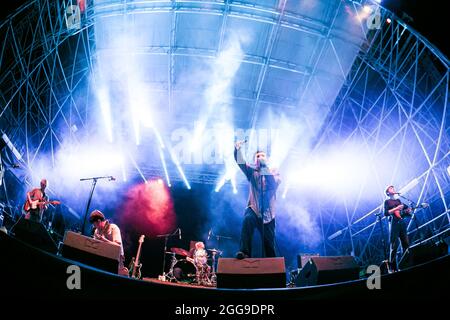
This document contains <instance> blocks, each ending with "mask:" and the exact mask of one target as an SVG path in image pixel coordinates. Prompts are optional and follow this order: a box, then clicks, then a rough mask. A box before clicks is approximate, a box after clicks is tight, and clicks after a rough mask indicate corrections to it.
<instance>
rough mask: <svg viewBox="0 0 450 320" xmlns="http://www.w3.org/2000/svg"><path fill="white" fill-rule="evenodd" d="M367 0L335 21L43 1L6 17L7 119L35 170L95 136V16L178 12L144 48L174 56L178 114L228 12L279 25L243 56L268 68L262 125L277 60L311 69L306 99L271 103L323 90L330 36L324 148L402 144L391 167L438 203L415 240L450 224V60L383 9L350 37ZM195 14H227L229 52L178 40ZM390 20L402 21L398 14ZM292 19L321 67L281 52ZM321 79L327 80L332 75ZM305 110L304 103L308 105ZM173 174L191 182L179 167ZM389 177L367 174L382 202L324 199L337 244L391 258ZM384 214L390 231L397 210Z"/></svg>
mask: <svg viewBox="0 0 450 320" xmlns="http://www.w3.org/2000/svg"><path fill="white" fill-rule="evenodd" d="M74 3H76V1H74ZM362 3H363V2H362V1H337V2H336V5H335V6H331V9H329V12H328V13H327V17H328V18H330V19H329V21H330V23H324V22H323V21H320V20H314V19H311V18H310V17H307V16H302V15H301V14H299V13H293V12H290V11H288V10H287V9H286V6H287V5H288V4H289V1H286V0H282V1H279V2H278V5H275V6H274V7H273V6H272V7H264V6H263V5H258V4H251V3H249V2H248V1H243V2H237V1H209V2H208V4H209V5H208V6H207V7H205V6H203V5H201V2H199V1H181V2H179V1H153V2H148V1H142V3H140V4H139V3H138V4H136V3H134V2H132V1H130V2H127V1H113V2H106V1H103V2H102V1H99V4H98V5H96V6H89V7H88V8H87V11H86V12H84V13H81V14H80V16H79V18H78V16H77V11H76V9H75V8H74V9H73V10H75V11H71V10H69V9H68V4H69V2H68V1H46V0H31V1H29V2H27V3H26V4H25V5H24V6H22V7H20V8H19V9H18V10H17V11H16V12H14V13H13V14H12V15H10V16H9V17H8V18H7V19H6V20H5V21H4V22H3V23H2V24H1V25H0V37H1V42H0V43H1V48H0V127H1V128H2V130H3V131H4V132H5V133H7V135H8V136H9V138H10V139H11V141H12V142H13V143H14V145H15V146H16V148H17V149H18V150H19V153H20V154H21V155H22V159H20V161H21V162H22V164H23V165H24V166H26V168H27V169H28V170H29V171H30V172H31V171H32V170H33V165H34V161H35V159H36V157H37V156H38V155H39V154H40V153H46V154H51V155H52V160H53V161H55V159H54V154H55V152H56V150H57V149H58V147H59V146H60V145H61V144H62V141H63V140H64V141H70V142H72V143H74V144H76V143H77V141H78V140H79V139H80V138H81V136H88V135H89V134H90V130H89V127H90V124H91V122H90V115H91V112H92V110H91V108H90V99H91V98H92V94H91V92H90V90H91V87H90V85H89V81H90V75H91V74H92V73H95V66H96V62H97V59H98V56H97V54H98V53H97V50H96V49H97V48H96V42H95V34H94V32H95V21H96V20H95V19H96V18H98V17H99V16H102V17H105V16H108V15H120V14H124V13H126V12H128V11H130V12H131V11H133V12H135V13H136V12H138V13H139V12H140V13H144V12H148V11H149V10H150V11H154V12H158V13H166V14H170V15H171V23H170V26H171V30H170V43H169V45H168V46H153V47H147V48H144V49H143V50H144V51H145V52H146V54H153V55H168V56H169V57H170V58H169V61H170V63H169V64H168V67H167V78H168V82H167V87H163V88H162V89H161V90H162V91H164V92H167V100H168V108H167V111H168V112H175V111H174V102H173V95H174V92H175V91H176V87H175V66H174V65H175V63H174V59H175V57H177V56H188V57H200V58H214V57H216V55H217V52H220V50H221V47H222V46H223V41H224V37H225V25H226V24H227V19H229V18H230V17H233V16H234V17H236V16H237V17H243V18H245V19H247V20H249V21H253V22H255V23H256V22H260V23H263V24H267V25H268V26H269V32H268V34H269V37H268V39H267V41H266V43H265V45H264V52H265V54H264V56H258V55H251V54H246V55H245V56H244V57H243V61H244V62H246V63H248V64H252V65H255V66H258V67H259V68H260V69H259V72H258V76H257V83H256V86H255V91H254V92H253V93H252V96H251V97H248V98H243V97H240V98H239V99H241V100H245V99H247V100H249V101H250V105H251V110H250V115H251V116H250V118H249V119H251V124H254V123H255V121H256V118H257V117H258V110H259V108H260V104H261V103H262V102H264V99H267V100H269V99H272V97H269V96H264V94H263V93H262V88H263V83H264V81H266V73H267V69H268V68H269V67H270V68H274V69H279V70H285V71H289V72H292V73H293V74H298V75H300V76H302V77H304V80H302V82H301V85H302V88H303V89H304V91H301V90H300V89H299V90H298V92H300V93H301V94H300V95H299V96H298V97H296V98H295V99H294V98H292V97H291V96H287V97H277V98H276V99H274V98H273V99H272V101H271V104H272V105H279V106H286V104H289V105H294V106H298V105H300V104H301V102H302V100H303V99H304V95H305V92H306V91H307V90H308V89H310V90H311V86H312V82H313V80H312V79H313V78H312V76H314V75H315V74H316V71H317V70H316V67H317V63H318V61H319V58H320V57H321V56H322V53H323V52H324V48H325V45H329V46H330V47H331V48H333V49H334V53H335V58H336V59H337V65H338V66H337V67H338V68H339V70H341V71H342V74H341V76H342V78H343V79H345V81H344V85H343V86H342V88H341V90H340V91H339V94H338V96H337V98H336V100H335V102H334V104H333V105H332V106H331V107H329V108H328V114H327V116H326V118H325V121H324V123H323V125H322V126H321V129H320V132H319V134H318V135H317V137H316V139H315V143H314V149H313V151H312V152H313V153H314V152H315V151H317V150H320V148H321V147H322V146H325V145H327V144H333V143H334V142H335V141H336V140H339V141H342V140H344V141H351V140H352V139H356V138H357V139H359V140H361V141H364V142H365V144H366V145H367V146H376V150H377V151H376V152H374V153H372V154H370V157H371V158H372V159H374V160H376V161H382V160H383V158H384V157H385V156H386V155H387V154H388V155H389V154H392V153H393V152H394V150H397V151H396V152H395V155H394V156H392V157H390V158H389V159H390V160H389V162H390V163H392V171H391V173H390V174H391V176H392V177H393V179H394V178H395V177H396V176H397V173H399V172H402V181H397V183H400V184H402V186H407V185H408V184H410V183H412V184H414V185H415V186H416V187H412V189H411V193H410V195H411V197H412V198H413V200H414V202H415V203H421V202H428V203H430V207H429V208H428V209H423V210H418V211H416V213H417V214H416V216H417V217H416V218H417V219H416V220H415V221H418V224H417V225H416V224H415V222H413V221H412V222H411V223H410V224H409V226H408V230H409V232H410V234H411V236H412V238H413V239H414V240H416V241H420V240H423V239H425V238H427V237H429V236H430V235H432V236H436V235H439V234H442V233H443V232H445V231H446V230H448V227H449V223H450V209H449V207H448V206H449V192H450V188H449V174H450V173H449V170H448V167H449V166H450V157H449V155H450V151H449V150H450V141H449V140H450V139H449V137H450V135H449V134H450V132H449V129H450V128H449V113H448V107H449V106H448V100H449V97H448V88H449V77H450V75H449V61H448V59H447V58H446V57H445V56H444V55H443V54H442V53H440V52H439V50H437V49H436V48H435V47H434V46H433V45H432V44H430V43H429V42H428V41H427V40H426V39H424V38H423V37H422V36H421V35H420V34H418V33H417V32H416V31H414V30H413V29H412V28H411V27H409V26H408V25H406V24H405V23H404V22H402V21H401V20H400V19H399V18H397V17H395V16H394V15H393V14H392V13H391V12H389V11H387V10H385V9H383V8H381V7H380V14H381V17H380V21H381V22H380V23H381V25H380V28H374V29H373V30H369V31H368V32H367V33H365V35H366V37H365V38H364V39H355V38H352V40H349V39H348V38H345V37H344V36H342V35H340V34H338V33H332V31H333V24H334V22H335V20H336V16H337V15H338V12H339V10H342V8H341V6H343V5H344V4H350V5H352V6H353V7H354V8H356V7H358V8H359V7H360V6H361V5H362ZM355 10H356V9H355ZM187 13H202V14H208V15H218V16H221V17H222V23H221V25H220V28H219V32H218V34H217V37H218V49H217V50H207V49H202V48H185V47H177V46H176V42H177V39H176V36H177V30H176V28H177V19H178V16H179V15H181V14H187ZM387 18H390V19H391V20H390V23H388V22H387V21H386V19H387ZM281 27H283V28H288V29H291V30H295V31H301V32H304V33H307V34H311V35H313V36H314V37H316V38H315V39H316V42H315V44H314V46H315V50H314V52H315V53H316V55H315V57H313V58H312V59H311V65H301V64H294V63H291V62H286V61H282V60H277V59H275V58H273V57H272V51H273V46H274V41H275V38H276V35H277V33H278V31H279V28H281ZM341 32H342V31H341ZM344 40H345V41H347V42H348V44H349V45H351V46H357V47H358V48H359V52H358V55H357V57H356V60H355V61H354V63H353V64H352V66H351V68H350V71H349V72H348V73H346V72H345V71H344V69H345V68H344V67H343V65H344V63H343V62H342V61H340V59H339V55H338V54H337V53H336V49H335V47H336V46H337V44H336V41H344ZM302 79H303V78H302ZM315 85H316V87H317V86H318V87H319V88H320V84H315ZM294 109H295V108H294ZM294 109H293V110H291V112H292V113H295V112H296V111H295V110H294ZM297 113H298V112H297ZM186 119H187V118H186ZM344 143H345V142H344ZM368 149H369V148H368ZM294 151H295V150H294ZM362 152H366V151H364V150H362ZM405 167H410V168H411V170H410V171H409V174H405V173H404V172H403V169H404V168H405ZM141 169H142V171H143V173H144V174H145V175H147V176H164V171H163V168H162V167H161V166H155V167H150V166H147V167H142V168H141ZM188 173H189V177H190V180H191V181H193V182H198V183H208V184H215V183H216V182H217V179H218V176H219V174H218V173H215V172H212V171H197V170H191V171H189V170H188ZM171 179H173V180H178V181H181V178H180V177H179V176H178V175H174V176H173V177H171ZM387 183H390V181H389V182H388V181H382V180H380V179H379V177H378V176H377V174H376V172H375V173H374V176H373V179H372V180H371V181H367V184H372V185H376V186H377V187H378V189H379V190H380V194H379V195H378V198H377V199H375V200H374V201H373V202H371V203H364V204H363V203H361V201H360V199H361V198H362V196H363V193H364V188H362V189H361V192H360V193H359V194H358V195H356V196H355V197H354V198H348V199H336V198H330V199H327V201H325V202H324V203H322V204H321V210H320V221H321V227H322V234H323V239H324V241H323V250H324V253H325V254H336V253H338V254H341V253H351V254H353V255H355V256H357V257H358V258H359V259H360V260H361V261H362V262H363V263H373V262H379V261H381V260H382V258H383V249H382V246H380V245H379V243H380V237H381V235H380V230H381V229H380V228H379V225H378V224H377V222H376V217H375V216H374V213H378V212H379V211H380V208H381V207H380V206H381V204H382V201H383V199H384V198H383V194H382V191H383V190H384V187H385V185H386V184H387ZM342 203H344V205H342ZM330 208H332V209H330ZM343 217H345V218H343ZM382 221H383V222H384V230H385V235H387V228H386V225H385V219H383V220H382Z"/></svg>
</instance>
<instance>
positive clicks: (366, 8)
mask: <svg viewBox="0 0 450 320" xmlns="http://www.w3.org/2000/svg"><path fill="white" fill-rule="evenodd" d="M363 10H364V12H365V13H371V12H372V7H371V6H367V5H366V6H364V8H363Z"/></svg>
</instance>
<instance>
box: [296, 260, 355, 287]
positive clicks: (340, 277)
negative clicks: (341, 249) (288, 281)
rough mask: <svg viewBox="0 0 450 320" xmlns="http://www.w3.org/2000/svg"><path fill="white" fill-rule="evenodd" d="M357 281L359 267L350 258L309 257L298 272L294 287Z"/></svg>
mask: <svg viewBox="0 0 450 320" xmlns="http://www.w3.org/2000/svg"><path fill="white" fill-rule="evenodd" d="M357 279H359V266H358V264H357V263H356V261H355V258H354V257H352V256H337V257H311V258H310V259H309V261H308V262H307V263H306V264H305V265H304V267H303V268H302V269H301V270H300V273H299V275H298V277H297V281H296V285H297V286H298V287H307V286H315V285H322V284H329V283H337V282H344V281H349V280H357Z"/></svg>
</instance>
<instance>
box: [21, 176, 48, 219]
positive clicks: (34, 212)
mask: <svg viewBox="0 0 450 320" xmlns="http://www.w3.org/2000/svg"><path fill="white" fill-rule="evenodd" d="M46 187H47V179H42V180H41V187H40V188H34V189H33V190H31V191H29V192H27V201H28V204H31V203H32V202H33V201H36V200H38V201H39V202H44V201H48V197H47V195H46V194H45V188H46ZM46 209H47V206H46V205H38V206H37V208H36V209H32V208H30V209H29V210H28V211H27V215H26V216H25V219H29V220H31V221H36V222H41V219H42V213H43V212H44V211H45V210H46Z"/></svg>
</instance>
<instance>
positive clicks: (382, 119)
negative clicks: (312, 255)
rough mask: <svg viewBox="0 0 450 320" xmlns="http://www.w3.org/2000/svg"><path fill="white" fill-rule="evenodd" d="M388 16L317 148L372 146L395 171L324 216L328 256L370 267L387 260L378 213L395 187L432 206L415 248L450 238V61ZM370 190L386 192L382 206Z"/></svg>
mask: <svg viewBox="0 0 450 320" xmlns="http://www.w3.org/2000/svg"><path fill="white" fill-rule="evenodd" d="M381 14H382V17H381V21H382V27H381V28H380V29H378V30H374V31H370V32H369V34H368V38H367V41H366V43H365V44H364V45H363V47H362V50H361V51H360V54H359V56H358V58H357V60H356V61H355V63H354V65H353V67H352V69H351V71H350V73H349V75H348V77H347V78H346V83H345V85H344V87H343V88H342V90H341V92H340V93H339V96H338V98H337V99H336V101H335V103H334V105H333V106H332V107H331V110H330V112H329V114H328V118H327V120H326V121H325V124H324V125H323V127H322V129H321V132H320V134H319V135H318V137H317V139H316V142H315V150H319V149H320V148H321V146H323V145H326V144H329V143H333V142H334V141H337V140H342V139H345V142H344V144H345V143H347V142H349V141H351V140H352V139H357V140H359V141H364V143H365V145H366V147H367V148H366V149H364V150H361V152H365V153H366V152H370V157H371V159H373V160H374V161H380V162H383V161H384V162H385V163H386V167H387V168H389V170H390V172H389V174H390V176H391V179H390V180H389V181H384V180H382V179H380V177H379V176H378V175H377V172H376V171H375V170H374V176H373V178H372V179H371V180H370V181H367V182H366V185H365V186H362V188H361V192H360V193H359V194H355V195H353V196H352V198H348V199H330V200H329V201H328V203H325V204H323V205H322V210H321V212H320V221H321V225H322V230H323V237H324V240H325V241H324V243H323V246H324V247H323V250H324V252H325V254H353V255H354V256H355V257H357V258H359V260H360V261H361V262H362V263H364V264H370V263H379V262H380V261H381V260H383V258H384V257H385V252H384V251H383V245H382V243H383V241H385V244H386V245H387V241H388V227H387V223H386V219H385V218H384V217H383V219H382V220H381V222H379V221H377V217H376V215H375V214H377V213H379V212H381V211H382V204H383V200H384V195H383V191H384V189H385V187H386V185H388V184H390V183H392V182H393V181H396V182H397V183H399V184H402V185H401V186H399V187H405V190H407V189H410V190H407V191H408V196H409V198H412V199H411V200H412V201H413V202H414V203H419V204H420V203H422V202H428V203H430V207H429V208H428V209H422V210H418V211H416V213H415V214H414V216H413V219H412V220H411V221H410V223H409V225H408V233H409V235H410V238H411V239H412V240H413V243H415V244H417V243H420V242H423V241H426V240H427V239H436V238H438V237H443V236H445V235H448V231H449V226H450V215H449V213H450V210H449V199H450V188H449V172H448V170H447V168H448V166H449V164H450V157H449V155H450V152H449V150H450V148H449V147H450V141H449V140H450V139H449V138H450V135H449V133H450V132H449V130H450V126H449V122H448V120H449V115H448V111H449V110H448V108H449V96H448V90H449V77H450V75H449V61H448V59H447V58H446V57H445V56H444V55H442V54H441V53H440V52H439V51H438V50H437V49H436V48H435V47H433V46H432V45H431V44H430V43H429V42H428V41H426V39H424V38H423V37H421V36H420V35H419V34H418V33H417V32H415V31H414V30H412V29H411V28H410V27H409V26H407V25H406V24H404V23H403V22H401V21H400V20H399V19H397V18H395V17H394V16H393V14H392V13H390V12H388V11H386V10H384V9H383V10H382V12H381ZM386 18H391V19H392V20H391V21H392V22H391V23H387V22H386ZM370 150H372V151H370ZM373 150H375V151H373ZM405 168H408V169H409V171H408V172H407V173H406V174H405V171H406V170H405ZM398 175H401V176H402V180H400V181H399V180H398V179H397V176H398ZM367 185H375V186H377V187H378V189H379V194H378V200H377V199H375V200H374V201H373V202H372V203H370V204H367V203H364V202H366V201H362V200H361V199H363V197H364V196H366V195H364V190H365V189H366V187H367ZM330 208H331V209H330ZM343 217H345V219H344V218H343ZM382 227H383V230H384V238H382V237H381V235H382V229H381V228H382ZM386 249H387V248H386Z"/></svg>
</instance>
